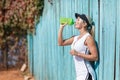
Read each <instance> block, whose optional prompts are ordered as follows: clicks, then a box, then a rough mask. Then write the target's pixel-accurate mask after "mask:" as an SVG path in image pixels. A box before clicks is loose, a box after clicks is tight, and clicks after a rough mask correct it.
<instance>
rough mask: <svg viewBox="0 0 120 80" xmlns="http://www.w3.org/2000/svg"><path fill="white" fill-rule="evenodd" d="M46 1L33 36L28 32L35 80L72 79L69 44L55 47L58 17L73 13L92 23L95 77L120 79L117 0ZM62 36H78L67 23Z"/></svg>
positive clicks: (119, 28)
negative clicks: (95, 46) (93, 25)
mask: <svg viewBox="0 0 120 80" xmlns="http://www.w3.org/2000/svg"><path fill="white" fill-rule="evenodd" d="M48 1H49V0H45V7H44V12H43V16H42V17H41V18H40V22H39V24H38V25H37V26H36V35H34V36H32V35H28V49H29V56H28V57H29V65H30V70H31V72H32V73H33V75H34V76H35V80H75V69H74V62H73V60H72V56H71V55H70V54H69V50H70V46H64V47H61V46H58V43H57V37H58V29H59V24H60V23H59V19H60V17H71V18H73V19H75V17H74V13H75V12H78V13H85V14H87V15H89V16H90V17H91V18H93V21H94V22H95V40H96V43H97V45H98V50H99V61H97V62H95V64H94V65H93V66H94V68H95V71H96V74H97V80H120V37H118V36H119V34H120V27H119V26H120V23H119V21H120V16H119V14H120V7H119V5H120V0H51V1H52V3H53V4H50V3H49V2H48ZM63 34H64V35H63V37H64V38H69V37H71V36H72V35H77V34H78V31H77V30H76V29H74V27H73V26H66V27H65V30H64V32H63Z"/></svg>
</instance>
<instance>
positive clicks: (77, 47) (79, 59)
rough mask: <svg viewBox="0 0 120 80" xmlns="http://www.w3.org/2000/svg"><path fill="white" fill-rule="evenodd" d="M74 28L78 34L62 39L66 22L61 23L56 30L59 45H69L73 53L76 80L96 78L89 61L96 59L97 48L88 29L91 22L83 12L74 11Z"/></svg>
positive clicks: (92, 79)
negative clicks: (57, 30)
mask: <svg viewBox="0 0 120 80" xmlns="http://www.w3.org/2000/svg"><path fill="white" fill-rule="evenodd" d="M75 17H76V22H75V28H76V29H78V30H79V32H80V35H78V36H74V37H71V38H69V39H65V40H63V38H62V32H63V29H64V27H65V25H66V24H61V25H60V29H59V32H58V44H59V45H60V46H66V45H71V50H70V54H71V55H73V59H74V62H75V69H76V80H96V76H95V72H94V70H93V68H92V66H91V64H90V62H89V61H96V60H98V53H97V48H96V45H95V41H94V39H93V37H92V35H91V34H90V33H89V32H90V31H88V29H91V27H92V26H91V24H90V23H89V20H88V18H87V17H86V15H85V14H78V13H75Z"/></svg>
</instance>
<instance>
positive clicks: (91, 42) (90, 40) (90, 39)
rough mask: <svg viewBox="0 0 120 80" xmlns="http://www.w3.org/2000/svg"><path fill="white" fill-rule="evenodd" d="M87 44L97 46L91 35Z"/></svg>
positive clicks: (87, 39)
mask: <svg viewBox="0 0 120 80" xmlns="http://www.w3.org/2000/svg"><path fill="white" fill-rule="evenodd" d="M86 44H87V45H94V44H95V40H94V38H93V37H92V36H91V35H89V36H88V37H87V38H86Z"/></svg>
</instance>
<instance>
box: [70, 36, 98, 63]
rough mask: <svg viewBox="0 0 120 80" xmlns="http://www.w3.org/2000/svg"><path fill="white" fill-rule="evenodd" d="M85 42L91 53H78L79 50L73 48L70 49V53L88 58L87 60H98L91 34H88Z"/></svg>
mask: <svg viewBox="0 0 120 80" xmlns="http://www.w3.org/2000/svg"><path fill="white" fill-rule="evenodd" d="M86 44H87V46H88V48H89V50H90V53H91V54H89V55H86V54H83V53H79V52H77V51H75V50H71V51H70V53H71V54H72V55H75V56H79V57H82V58H84V59H85V60H89V61H96V60H98V53H97V48H96V45H95V41H94V39H93V38H92V36H89V37H88V38H87V40H86Z"/></svg>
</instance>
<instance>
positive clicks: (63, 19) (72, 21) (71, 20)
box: [60, 17, 74, 25]
mask: <svg viewBox="0 0 120 80" xmlns="http://www.w3.org/2000/svg"><path fill="white" fill-rule="evenodd" d="M65 23H67V24H68V25H73V24H74V20H73V19H72V18H64V17H61V18H60V24H65Z"/></svg>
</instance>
